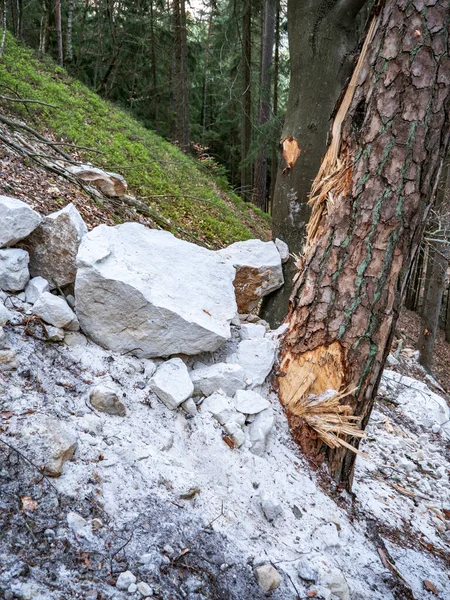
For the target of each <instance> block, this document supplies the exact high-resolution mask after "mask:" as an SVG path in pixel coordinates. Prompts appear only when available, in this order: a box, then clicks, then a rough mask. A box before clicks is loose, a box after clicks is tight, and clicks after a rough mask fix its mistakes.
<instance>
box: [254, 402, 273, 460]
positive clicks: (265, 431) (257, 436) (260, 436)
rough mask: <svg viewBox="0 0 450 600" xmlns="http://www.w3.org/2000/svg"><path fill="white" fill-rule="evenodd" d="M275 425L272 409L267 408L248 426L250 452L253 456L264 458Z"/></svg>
mask: <svg viewBox="0 0 450 600" xmlns="http://www.w3.org/2000/svg"><path fill="white" fill-rule="evenodd" d="M274 424H275V416H274V414H273V410H272V408H266V410H263V411H262V412H260V413H259V414H257V415H256V417H255V419H254V420H253V421H252V423H250V425H249V426H248V437H249V441H250V444H251V445H250V451H251V452H253V454H256V455H258V456H262V455H263V454H264V452H265V450H266V445H267V440H268V437H269V433H270V432H271V430H272V428H273V426H274Z"/></svg>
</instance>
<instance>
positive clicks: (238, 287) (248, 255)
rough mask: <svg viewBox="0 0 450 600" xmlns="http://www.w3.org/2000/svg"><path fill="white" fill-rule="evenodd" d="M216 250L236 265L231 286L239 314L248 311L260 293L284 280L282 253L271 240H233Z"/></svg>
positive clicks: (261, 294) (268, 292)
mask: <svg viewBox="0 0 450 600" xmlns="http://www.w3.org/2000/svg"><path fill="white" fill-rule="evenodd" d="M218 254H219V255H220V256H221V257H223V258H224V259H226V260H227V261H228V262H229V263H230V264H231V265H233V266H234V267H235V269H236V279H235V282H234V286H235V291H236V301H237V304H238V309H239V312H240V313H241V314H242V313H249V312H251V311H252V310H253V309H254V308H255V307H256V306H257V305H258V302H259V301H260V299H261V298H262V297H263V296H266V295H267V294H270V292H272V291H274V290H276V289H278V288H279V287H281V286H282V285H283V283H284V279H283V269H282V266H281V257H280V254H279V252H278V250H277V247H276V246H275V244H274V243H273V242H262V241H261V240H247V241H245V242H236V243H234V244H231V246H228V247H227V248H224V249H222V250H218Z"/></svg>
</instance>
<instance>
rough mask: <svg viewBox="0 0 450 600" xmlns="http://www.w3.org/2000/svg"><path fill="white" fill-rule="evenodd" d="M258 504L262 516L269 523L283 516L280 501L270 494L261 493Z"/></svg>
mask: <svg viewBox="0 0 450 600" xmlns="http://www.w3.org/2000/svg"><path fill="white" fill-rule="evenodd" d="M260 502H261V508H262V511H263V513H264V516H265V517H266V519H267V520H268V521H269V522H272V521H275V519H278V517H282V516H283V509H282V508H281V504H280V501H279V500H278V499H277V498H275V497H274V496H272V495H271V494H269V493H267V492H261V494H260Z"/></svg>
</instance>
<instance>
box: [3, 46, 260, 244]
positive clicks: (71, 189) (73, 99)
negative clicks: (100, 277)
mask: <svg viewBox="0 0 450 600" xmlns="http://www.w3.org/2000/svg"><path fill="white" fill-rule="evenodd" d="M0 82H1V84H0V86H1V87H0V89H1V92H0V96H1V97H0V107H1V108H0V112H1V115H3V116H5V117H7V118H10V119H14V120H20V121H22V122H25V123H26V124H27V125H28V126H30V127H31V128H33V129H35V130H37V131H38V132H39V133H41V134H43V135H44V136H45V137H46V138H47V139H49V140H52V141H56V142H58V143H60V142H64V143H65V145H61V146H54V147H53V148H63V149H64V151H65V152H67V153H70V155H71V156H72V157H73V159H74V161H75V162H87V161H89V162H91V163H92V164H93V165H95V166H98V167H101V168H104V169H106V170H109V171H114V172H117V173H120V174H121V175H123V176H124V177H125V179H126V181H127V182H128V185H129V192H130V193H131V194H133V195H134V196H136V197H138V198H139V199H140V200H142V201H143V202H145V203H146V204H147V205H148V206H149V207H150V208H151V209H152V211H156V213H157V215H160V216H161V217H162V219H158V218H157V219H156V221H157V222H158V223H159V224H160V225H161V224H162V226H163V227H164V228H165V229H171V230H172V232H173V233H175V234H176V235H178V236H179V237H184V238H187V239H191V240H195V241H197V242H201V243H202V244H204V245H207V246H210V247H213V248H217V247H221V246H224V245H227V244H229V243H232V242H235V241H238V240H244V239H249V238H251V237H260V238H263V239H267V238H269V237H270V232H269V217H268V215H265V214H264V213H262V212H261V211H258V209H256V208H254V207H253V206H252V205H250V204H247V203H244V202H243V201H242V200H241V199H240V198H239V197H238V196H237V195H236V194H234V193H232V192H231V190H230V189H229V187H228V184H227V182H226V179H225V177H224V176H223V175H222V174H221V171H220V168H218V167H217V165H215V164H213V163H212V161H211V160H210V159H208V158H207V157H206V158H203V159H202V160H196V159H194V158H191V157H188V156H186V155H185V154H183V153H182V152H181V151H179V150H178V149H177V148H176V147H175V146H174V145H172V144H170V143H168V142H166V141H165V140H163V139H162V138H160V137H159V136H157V135H156V134H155V133H153V132H152V131H150V130H149V129H146V128H145V127H144V126H143V125H141V124H140V123H139V122H138V121H136V120H135V119H133V118H132V117H131V116H130V115H129V114H128V113H127V112H125V111H123V110H121V109H120V108H118V107H115V106H113V105H112V104H110V103H108V102H106V101H105V100H102V99H101V98H100V97H99V96H98V95H96V94H95V93H93V92H92V91H90V90H89V89H88V88H87V87H85V86H84V85H82V84H81V83H80V82H78V81H76V80H75V79H73V78H71V77H69V76H68V75H67V73H66V72H65V71H64V70H63V69H61V68H60V67H58V66H56V65H55V64H54V63H53V62H52V61H51V60H50V59H47V60H46V61H44V62H41V61H38V60H36V59H35V58H34V56H33V52H32V51H31V50H29V49H27V48H26V47H24V46H23V45H21V44H20V43H18V42H17V41H16V40H15V39H14V38H13V37H12V36H10V35H8V38H7V42H6V49H5V53H4V55H3V57H2V58H1V60H0ZM20 100H33V101H38V102H40V103H45V104H39V103H36V102H25V103H23V102H21V101H20ZM47 105H51V106H47ZM1 128H2V131H0V133H1V134H2V142H3V149H2V157H1V158H2V173H1V176H2V177H1V191H2V193H5V194H8V195H11V196H16V197H18V198H21V199H27V200H28V201H29V203H30V204H31V205H33V206H34V207H35V208H38V209H39V210H40V211H41V212H51V211H53V210H56V209H57V208H60V207H61V206H62V205H64V204H66V203H67V201H72V202H74V203H75V205H76V206H77V207H78V208H79V210H80V212H82V214H83V216H84V217H85V219H86V221H87V222H88V224H89V225H96V224H98V223H100V222H107V223H109V224H114V223H120V222H123V221H129V220H139V221H141V222H144V223H146V224H148V225H150V226H156V224H155V219H151V218H148V217H143V216H142V215H138V214H136V212H135V211H133V210H130V209H129V208H127V206H126V205H124V204H122V203H121V202H117V201H114V202H101V203H100V204H99V201H98V200H97V201H96V202H95V201H94V200H93V199H92V198H90V197H89V196H88V195H86V194H85V193H84V192H83V191H82V190H79V189H77V187H76V186H73V184H71V183H68V182H67V181H65V180H64V179H62V178H61V177H59V176H57V175H56V176H55V175H51V174H49V173H48V172H45V171H43V170H42V168H40V167H39V166H38V165H37V164H36V161H35V160H34V159H36V158H37V159H38V158H39V157H41V158H42V156H41V154H40V153H42V152H45V153H46V152H49V153H50V151H49V150H46V149H48V148H49V147H50V146H49V145H47V146H45V145H44V146H42V145H40V146H39V152H36V151H34V156H30V157H29V158H26V159H25V160H23V157H21V156H20V155H18V153H17V152H16V151H15V150H14V149H13V148H12V147H11V144H8V143H7V142H8V140H9V141H11V137H10V135H9V134H10V128H8V126H7V125H6V124H5V122H3V124H2V125H1ZM7 134H8V135H7ZM19 134H20V135H19V141H18V140H17V138H14V140H13V143H15V144H16V145H18V144H19V145H20V146H22V147H23V146H24V147H28V146H27V144H28V143H29V141H30V137H31V138H32V139H33V141H34V142H36V139H35V137H33V135H32V134H31V133H30V132H29V131H23V130H20V131H19ZM57 158H59V159H61V157H60V156H59V157H57ZM153 214H155V213H154V212H153ZM165 220H169V222H170V224H167V223H166V222H165Z"/></svg>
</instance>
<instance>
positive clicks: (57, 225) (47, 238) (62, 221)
mask: <svg viewBox="0 0 450 600" xmlns="http://www.w3.org/2000/svg"><path fill="white" fill-rule="evenodd" d="M86 233H87V227H86V223H85V222H84V221H83V218H82V216H81V215H80V213H79V212H78V210H77V209H76V208H75V206H74V205H73V204H68V205H67V206H65V207H64V208H63V209H61V210H58V211H57V212H54V213H52V214H50V215H48V216H46V217H45V218H44V219H43V220H42V223H41V224H40V225H39V227H38V228H37V229H36V230H35V231H34V232H33V233H32V234H31V235H30V236H28V237H27V238H26V239H25V240H23V241H22V243H21V247H23V248H24V249H25V250H27V251H28V252H29V255H30V273H31V275H32V277H42V278H44V279H46V280H47V281H48V282H49V284H50V288H51V289H56V288H57V287H64V286H65V285H68V284H69V283H73V282H74V281H75V275H76V272H77V268H76V256H77V253H78V248H79V246H80V242H81V240H82V238H83V236H84V235H86Z"/></svg>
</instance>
